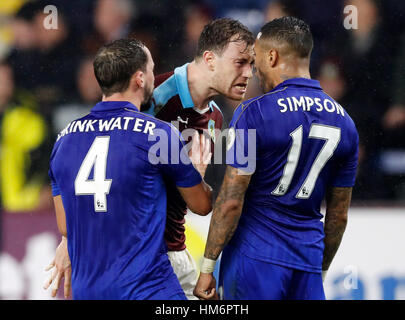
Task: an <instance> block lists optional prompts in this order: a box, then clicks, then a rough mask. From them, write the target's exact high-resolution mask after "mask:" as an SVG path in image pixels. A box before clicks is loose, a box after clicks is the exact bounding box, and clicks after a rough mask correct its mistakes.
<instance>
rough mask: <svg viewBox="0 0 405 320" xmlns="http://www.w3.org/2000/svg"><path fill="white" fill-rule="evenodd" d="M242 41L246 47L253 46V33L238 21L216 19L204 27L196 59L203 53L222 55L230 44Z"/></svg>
mask: <svg viewBox="0 0 405 320" xmlns="http://www.w3.org/2000/svg"><path fill="white" fill-rule="evenodd" d="M238 41H242V42H244V43H246V47H247V46H249V45H253V44H254V42H255V37H254V36H253V33H252V32H251V31H250V30H249V29H248V28H247V27H245V26H244V25H243V24H242V23H240V22H239V21H238V20H234V19H230V18H221V19H216V20H213V21H211V22H210V23H208V24H207V25H205V27H204V29H203V31H202V32H201V35H200V38H199V39H198V45H197V53H196V57H197V58H198V57H202V55H203V53H204V51H207V50H209V51H214V52H215V53H217V54H222V52H223V51H224V50H225V48H226V47H227V46H228V44H229V43H230V42H238Z"/></svg>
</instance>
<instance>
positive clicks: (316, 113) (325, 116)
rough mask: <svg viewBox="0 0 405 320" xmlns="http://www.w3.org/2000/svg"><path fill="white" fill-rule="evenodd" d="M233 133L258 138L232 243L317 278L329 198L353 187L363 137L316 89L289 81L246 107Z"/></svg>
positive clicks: (315, 84) (299, 81)
mask: <svg viewBox="0 0 405 320" xmlns="http://www.w3.org/2000/svg"><path fill="white" fill-rule="evenodd" d="M231 126H233V127H234V128H235V129H236V140H237V141H242V140H243V139H240V135H241V134H245V135H246V131H247V130H246V129H255V130H257V131H256V133H257V134H256V146H257V150H256V153H255V158H256V167H255V172H254V174H253V175H252V178H251V181H250V184H249V187H248V190H247V192H246V197H245V204H244V209H243V213H242V216H241V220H240V223H239V227H238V230H237V231H236V234H235V237H234V239H233V241H232V242H233V243H234V244H235V243H238V244H240V245H241V247H242V248H243V250H244V251H245V253H246V254H248V255H251V256H253V257H254V258H257V259H261V260H265V261H270V262H273V263H277V264H281V265H284V266H287V267H293V268H297V269H301V270H305V271H312V272H320V270H321V269H320V268H321V263H322V253H323V236H324V233H323V224H322V222H321V221H320V220H321V218H322V214H321V213H320V206H321V202H322V200H323V198H324V196H325V191H326V189H327V188H329V187H333V186H336V187H351V186H353V184H354V176H355V170H356V164H357V145H358V136H357V131H356V128H355V126H354V123H353V121H352V120H351V118H350V116H349V115H348V114H347V112H346V111H345V110H344V109H343V107H342V106H340V105H339V104H338V103H337V102H335V101H334V100H333V99H332V98H331V97H329V96H328V95H326V94H325V93H324V92H323V91H322V89H321V87H320V86H319V82H317V81H315V80H309V79H290V80H287V81H284V82H283V83H282V84H280V85H279V86H277V87H276V88H275V89H274V90H272V91H270V92H269V93H267V94H265V95H263V96H261V97H258V98H256V99H251V100H248V101H246V102H244V103H243V104H242V105H241V106H240V107H239V108H238V109H237V110H236V111H235V115H234V118H233V121H232V124H231ZM238 129H242V131H240V130H239V131H240V132H239V133H238ZM245 139H246V137H245ZM247 143H248V142H247V141H246V144H247ZM239 144H240V143H239ZM245 155H246V154H245ZM248 158H249V157H248ZM250 158H251V157H250ZM238 167H243V166H239V165H238Z"/></svg>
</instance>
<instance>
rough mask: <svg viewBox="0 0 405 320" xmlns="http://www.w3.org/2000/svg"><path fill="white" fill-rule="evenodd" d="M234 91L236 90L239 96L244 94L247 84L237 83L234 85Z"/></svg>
mask: <svg viewBox="0 0 405 320" xmlns="http://www.w3.org/2000/svg"><path fill="white" fill-rule="evenodd" d="M234 87H235V89H236V90H238V91H239V92H240V93H241V94H244V93H246V90H247V83H237V84H235V85H234Z"/></svg>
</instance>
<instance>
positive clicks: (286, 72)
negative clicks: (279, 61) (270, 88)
mask: <svg viewBox="0 0 405 320" xmlns="http://www.w3.org/2000/svg"><path fill="white" fill-rule="evenodd" d="M294 78H305V79H311V74H310V73H309V67H308V66H307V65H301V66H299V65H296V66H293V65H291V64H290V65H286V66H285V67H283V66H281V67H280V72H279V73H278V75H277V77H276V80H275V81H274V82H275V83H274V87H275V86H277V85H279V84H280V83H282V82H284V81H286V80H288V79H294Z"/></svg>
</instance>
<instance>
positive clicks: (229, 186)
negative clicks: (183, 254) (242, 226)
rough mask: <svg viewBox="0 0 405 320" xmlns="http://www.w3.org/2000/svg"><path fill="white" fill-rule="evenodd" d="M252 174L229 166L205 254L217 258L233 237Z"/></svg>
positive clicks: (215, 210)
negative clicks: (239, 172)
mask: <svg viewBox="0 0 405 320" xmlns="http://www.w3.org/2000/svg"><path fill="white" fill-rule="evenodd" d="M250 178H251V176H250V175H239V174H238V169H236V168H233V167H231V166H228V167H227V168H226V172H225V177H224V182H223V184H222V187H221V190H220V192H219V194H218V197H217V200H216V202H215V205H214V212H213V214H212V218H211V223H210V230H209V232H208V239H207V244H206V247H205V253H204V256H205V257H206V258H208V259H211V260H216V259H217V258H218V256H219V254H220V253H221V251H222V249H223V248H224V247H225V245H226V244H227V243H228V241H229V240H230V239H231V238H232V236H233V234H234V233H235V230H236V228H237V226H238V222H239V218H240V215H241V213H242V207H243V201H244V198H245V192H246V189H247V187H248V185H249V182H250Z"/></svg>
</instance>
